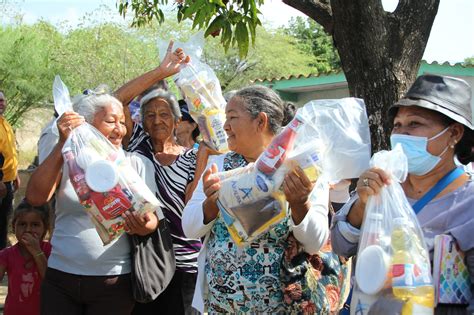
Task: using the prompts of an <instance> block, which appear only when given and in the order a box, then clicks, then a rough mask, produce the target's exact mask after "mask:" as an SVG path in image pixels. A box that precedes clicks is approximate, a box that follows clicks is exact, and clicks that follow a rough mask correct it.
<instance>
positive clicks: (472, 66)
mask: <svg viewBox="0 0 474 315" xmlns="http://www.w3.org/2000/svg"><path fill="white" fill-rule="evenodd" d="M421 62H422V63H425V64H427V65H433V66H436V65H438V66H449V67H462V68H474V65H466V64H464V63H462V62H456V63H450V62H449V61H444V62H438V61H432V62H427V61H426V60H422V61H421ZM341 72H342V69H340V70H331V71H327V72H323V73H318V74H315V73H309V74H307V75H305V74H290V75H289V76H287V77H284V76H282V77H278V78H263V79H255V80H252V81H251V83H257V82H259V83H263V82H268V83H270V82H278V81H281V80H291V79H301V78H305V79H308V78H312V77H313V78H314V77H320V76H328V75H333V74H338V73H341Z"/></svg>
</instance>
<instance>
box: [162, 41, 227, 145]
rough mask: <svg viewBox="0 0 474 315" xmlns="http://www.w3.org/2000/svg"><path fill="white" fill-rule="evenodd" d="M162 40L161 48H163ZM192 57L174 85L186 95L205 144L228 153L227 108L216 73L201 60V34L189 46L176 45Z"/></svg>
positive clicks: (186, 44)
mask: <svg viewBox="0 0 474 315" xmlns="http://www.w3.org/2000/svg"><path fill="white" fill-rule="evenodd" d="M162 43H163V42H162V41H159V45H158V46H159V47H162V46H163V44H162ZM174 46H175V47H180V48H183V50H184V51H185V53H186V54H187V55H189V56H190V57H191V62H190V63H188V64H186V65H183V66H182V67H181V70H180V72H179V73H178V74H177V75H176V76H175V83H176V85H177V86H178V88H179V89H180V91H181V93H182V94H183V97H184V100H185V101H186V104H187V105H188V109H189V113H190V115H191V117H192V118H193V119H194V121H195V122H196V123H197V124H198V127H199V131H200V132H201V136H202V138H203V140H204V142H205V143H206V144H207V145H208V146H209V147H210V148H212V149H214V150H216V151H218V152H221V153H224V152H227V151H228V147H227V135H226V133H225V131H224V122H225V105H226V101H225V99H224V97H223V96H222V90H221V86H220V83H219V80H218V79H217V76H216V75H215V73H214V71H213V70H212V69H211V68H210V67H209V66H208V65H206V64H204V63H203V62H201V61H200V58H201V56H202V49H203V46H204V38H203V35H202V34H201V33H198V34H196V35H195V36H192V37H191V38H190V39H189V41H188V42H186V43H179V42H177V43H175V45H174Z"/></svg>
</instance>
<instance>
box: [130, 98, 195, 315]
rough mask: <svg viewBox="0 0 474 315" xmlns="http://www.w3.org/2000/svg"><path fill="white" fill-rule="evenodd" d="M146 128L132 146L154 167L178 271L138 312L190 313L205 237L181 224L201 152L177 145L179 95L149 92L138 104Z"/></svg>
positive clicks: (137, 128) (136, 133)
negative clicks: (185, 230)
mask: <svg viewBox="0 0 474 315" xmlns="http://www.w3.org/2000/svg"><path fill="white" fill-rule="evenodd" d="M140 110H141V115H142V123H143V128H142V127H141V126H140V125H138V124H135V125H134V131H133V134H132V137H131V141H130V143H129V145H128V150H130V151H132V152H137V153H139V154H141V155H143V156H144V157H146V158H147V159H148V160H149V161H151V162H152V163H153V165H154V169H155V172H154V176H155V181H156V185H157V187H158V194H157V197H158V199H159V200H160V201H161V202H162V203H163V204H164V208H163V213H164V215H165V218H166V219H167V221H168V222H169V225H170V232H171V238H172V240H173V246H174V251H175V257H176V273H175V275H174V277H173V279H172V280H171V283H170V284H169V285H168V288H167V289H166V290H165V291H164V292H163V293H162V294H161V295H160V296H159V297H158V298H157V299H156V300H155V301H153V302H151V303H147V304H137V306H136V307H135V310H134V313H136V314H149V313H156V312H159V313H160V314H184V313H186V314H190V313H193V312H194V311H193V309H192V307H191V300H192V296H193V294H194V286H195V283H196V275H197V256H198V253H199V250H200V248H201V241H200V240H199V239H197V238H187V237H186V236H185V235H184V233H183V229H182V228H181V216H182V211H183V208H184V206H185V201H186V192H187V191H189V189H190V187H191V184H192V182H193V179H194V171H195V167H196V157H197V150H192V149H188V148H185V147H183V146H181V145H179V144H178V143H177V142H176V139H175V130H176V127H177V125H178V124H179V122H180V119H181V112H180V108H179V105H178V102H177V100H176V98H175V96H174V95H173V94H171V93H169V92H166V91H164V90H162V89H156V90H152V91H151V92H149V93H148V94H147V95H145V96H144V97H143V98H142V99H141V102H140Z"/></svg>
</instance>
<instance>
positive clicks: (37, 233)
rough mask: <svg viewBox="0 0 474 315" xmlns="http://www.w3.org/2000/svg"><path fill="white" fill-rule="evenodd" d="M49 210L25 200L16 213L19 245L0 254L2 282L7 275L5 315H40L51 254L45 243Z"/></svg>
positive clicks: (15, 227)
mask: <svg viewBox="0 0 474 315" xmlns="http://www.w3.org/2000/svg"><path fill="white" fill-rule="evenodd" d="M48 219H49V218H48V210H47V208H46V207H33V206H31V205H29V204H28V203H27V202H26V201H22V202H21V203H20V205H19V206H18V207H17V208H16V209H15V212H14V214H13V220H12V225H13V232H14V233H15V236H16V239H17V240H18V243H16V244H15V245H13V246H10V247H7V248H5V249H3V250H2V251H0V280H2V279H3V277H4V275H5V272H7V274H8V294H7V298H6V300H5V308H4V314H5V315H14V314H31V315H34V314H39V313H40V286H41V280H42V278H43V277H44V273H45V272H46V267H47V259H48V257H49V254H50V253H51V245H50V243H49V242H46V241H44V240H43V239H44V236H45V235H46V231H47V230H48V223H49V222H48V221H49V220H48Z"/></svg>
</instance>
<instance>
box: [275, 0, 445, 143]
mask: <svg viewBox="0 0 474 315" xmlns="http://www.w3.org/2000/svg"><path fill="white" fill-rule="evenodd" d="M283 1H284V2H285V3H286V4H288V5H291V6H292V7H294V8H296V9H298V10H303V9H304V10H306V11H308V8H310V9H311V10H312V11H311V12H304V11H302V12H303V13H305V14H306V15H308V16H310V17H312V18H313V19H315V20H316V21H317V22H319V23H320V24H321V25H322V26H323V27H324V29H325V30H326V31H328V32H330V34H331V35H332V36H333V40H334V45H335V47H336V48H337V50H338V52H339V56H340V58H341V64H342V68H343V70H344V73H345V75H346V78H347V83H348V86H349V92H350V95H351V96H354V97H360V98H363V99H364V100H365V103H366V105H367V114H368V115H369V122H370V129H371V138H372V150H373V152H376V151H379V150H381V149H387V148H389V147H390V145H389V144H390V142H389V137H390V129H391V123H392V122H391V121H390V120H389V119H388V116H387V114H388V108H389V107H390V106H391V105H392V104H394V103H395V102H396V101H397V100H398V99H399V98H400V97H401V96H402V95H403V94H404V93H405V92H406V90H407V89H408V87H409V86H410V85H411V84H412V83H413V81H414V80H415V79H416V76H417V73H418V68H419V66H420V62H421V58H422V57H423V52H424V50H425V47H426V43H427V41H428V37H429V34H430V31H431V27H432V25H433V21H434V18H435V16H436V13H437V11H438V6H439V1H440V0H418V1H410V0H400V1H399V4H398V7H397V9H396V10H395V11H394V12H393V13H388V12H385V11H384V9H383V7H382V3H381V0H331V1H330V8H327V7H328V5H329V0H297V1H295V0H291V1H290V0H283ZM328 15H330V16H331V19H330V22H328V18H327V16H328ZM319 16H320V17H321V19H318V17H319Z"/></svg>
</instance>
